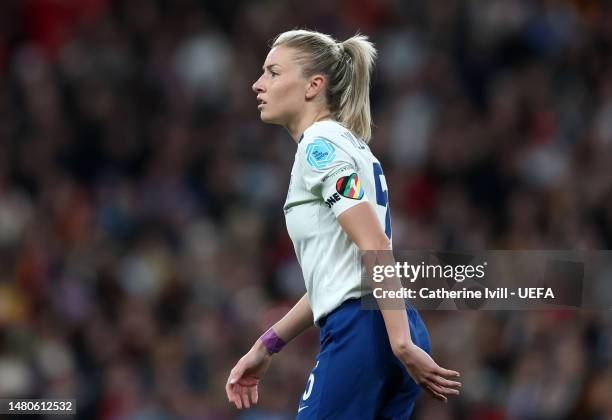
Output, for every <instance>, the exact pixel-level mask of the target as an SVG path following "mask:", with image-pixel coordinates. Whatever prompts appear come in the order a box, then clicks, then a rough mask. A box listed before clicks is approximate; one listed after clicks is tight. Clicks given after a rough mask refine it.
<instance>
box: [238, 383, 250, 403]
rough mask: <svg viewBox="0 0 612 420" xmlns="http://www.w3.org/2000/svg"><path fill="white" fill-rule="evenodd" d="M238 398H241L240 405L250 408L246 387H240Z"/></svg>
mask: <svg viewBox="0 0 612 420" xmlns="http://www.w3.org/2000/svg"><path fill="white" fill-rule="evenodd" d="M240 397H241V398H242V404H243V405H244V408H251V402H250V401H249V391H248V389H247V387H244V386H243V387H242V389H241V390H240Z"/></svg>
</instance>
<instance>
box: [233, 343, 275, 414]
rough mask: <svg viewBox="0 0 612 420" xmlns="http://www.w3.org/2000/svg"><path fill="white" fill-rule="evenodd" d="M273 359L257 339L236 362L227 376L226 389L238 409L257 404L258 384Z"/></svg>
mask: <svg viewBox="0 0 612 420" xmlns="http://www.w3.org/2000/svg"><path fill="white" fill-rule="evenodd" d="M271 361H272V356H270V354H269V353H268V351H267V350H266V348H265V347H264V346H263V345H262V344H261V342H260V341H259V340H257V343H256V344H255V345H254V346H253V348H252V349H251V350H250V351H249V352H248V353H247V354H245V355H244V356H242V358H241V359H240V360H239V361H238V363H236V366H234V368H233V369H232V371H231V372H230V375H229V378H227V384H226V385H225V391H226V392H227V399H228V400H229V402H230V403H234V404H235V405H236V408H238V409H242V407H244V408H250V407H251V404H257V400H258V399H259V396H258V393H257V385H258V384H259V380H260V379H261V377H262V376H263V375H264V373H266V370H268V367H269V366H270V362H271ZM249 398H250V401H249Z"/></svg>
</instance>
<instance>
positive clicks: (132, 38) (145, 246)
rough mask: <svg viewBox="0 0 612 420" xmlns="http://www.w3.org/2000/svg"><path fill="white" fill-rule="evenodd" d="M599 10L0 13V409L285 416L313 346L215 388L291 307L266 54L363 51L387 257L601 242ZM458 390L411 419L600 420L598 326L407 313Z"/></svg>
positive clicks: (279, 139)
mask: <svg viewBox="0 0 612 420" xmlns="http://www.w3.org/2000/svg"><path fill="white" fill-rule="evenodd" d="M611 21H612V7H611V5H610V4H609V2H605V1H602V2H600V1H597V0H575V1H566V0H488V1H486V2H484V1H477V0H465V1H460V0H444V1H428V0H415V1H401V0H352V1H348V0H338V1H335V2H334V1H329V0H310V1H307V2H303V1H297V0H289V1H272V0H267V1H255V0H251V1H249V0H242V1H240V0H233V1H212V0H211V1H205V0H201V1H197V0H129V1H119V0H3V1H2V2H1V3H0V397H22V398H42V397H44V398H76V399H77V401H78V402H77V411H78V416H77V417H78V418H82V419H153V420H165V419H174V418H183V419H211V420H213V419H214V420H223V419H234V418H236V419H241V420H259V419H279V420H280V419H288V418H293V416H295V412H296V410H297V403H298V400H299V398H300V395H301V393H302V392H303V387H304V385H305V384H306V379H307V376H308V373H309V371H310V369H311V368H312V366H313V360H314V357H315V355H316V353H317V351H318V335H317V334H318V332H317V330H316V329H314V328H313V329H311V330H310V331H308V332H307V333H306V334H304V335H303V336H301V337H299V338H298V339H296V340H295V342H292V343H291V344H290V345H289V346H288V347H287V348H286V349H285V350H283V352H282V353H281V354H279V355H277V356H275V357H274V362H273V364H272V367H271V369H270V371H269V372H268V374H267V376H266V377H265V378H264V380H263V381H262V386H261V390H260V404H259V405H258V406H257V408H255V409H251V410H249V411H244V412H239V411H237V410H236V409H235V408H232V407H231V406H230V405H229V404H228V403H227V400H226V397H225V391H224V387H225V382H226V379H227V375H228V373H229V371H230V369H231V367H232V366H233V365H234V363H235V362H236V361H237V360H238V358H239V357H240V356H241V355H242V354H244V353H245V352H246V351H247V350H248V349H249V348H250V346H251V344H252V343H253V342H254V340H255V339H256V338H257V337H258V336H259V335H260V334H261V333H262V332H263V331H265V329H267V327H268V326H270V325H271V324H272V323H273V322H275V321H276V320H277V319H279V318H280V317H281V316H282V315H284V313H285V312H286V311H287V310H288V308H290V307H291V305H292V304H293V303H294V302H295V301H296V300H297V299H298V298H299V297H300V296H301V295H302V294H303V293H304V285H303V280H302V277H301V272H300V268H299V266H298V265H297V262H296V259H295V256H294V252H293V248H292V244H291V241H290V240H289V238H288V236H287V233H286V229H285V224H284V215H283V212H282V204H283V202H284V199H285V195H286V191H287V186H288V181H289V173H290V169H291V165H292V163H293V157H294V151H295V144H294V143H293V142H292V141H291V139H290V137H289V136H288V134H287V133H286V132H285V131H284V130H283V129H282V128H280V127H277V126H267V125H264V124H263V123H261V122H260V120H259V115H258V111H257V108H256V106H257V103H256V100H255V95H254V94H253V93H252V91H251V85H252V83H253V82H254V81H255V80H256V79H257V78H258V77H259V75H260V72H261V65H262V64H263V61H264V59H265V56H266V54H267V51H268V48H269V45H270V40H271V39H273V37H274V36H275V35H276V34H278V33H279V32H282V31H284V30H288V29H292V28H295V27H307V28H310V29H317V30H319V31H322V32H326V33H330V34H332V35H334V36H335V37H336V38H339V39H341V40H342V39H346V38H348V37H349V36H351V35H353V34H354V33H355V32H357V31H358V30H359V31H361V32H362V33H364V34H366V35H369V36H370V38H371V40H372V41H373V42H374V43H375V44H376V46H377V48H378V50H379V59H378V62H377V69H376V72H375V74H374V82H373V86H372V107H373V116H374V121H375V128H374V139H373V141H372V143H371V146H372V149H373V151H374V153H375V154H376V155H377V157H378V158H379V159H380V160H381V162H382V164H383V167H384V169H385V174H386V178H387V182H388V185H389V190H390V203H391V212H392V213H391V214H392V218H393V237H394V247H395V248H396V249H582V250H590V249H608V248H611V247H612V166H611V163H610V162H612V25H610V22H611ZM423 317H424V318H425V320H426V323H427V325H428V327H429V329H430V333H431V336H432V341H433V352H434V356H435V358H436V360H437V361H438V362H439V363H440V364H441V365H442V366H445V367H448V368H451V369H456V370H459V371H461V372H462V373H463V392H462V396H461V397H459V398H454V399H453V400H452V401H450V402H449V404H448V405H444V404H440V403H437V402H435V401H434V400H432V399H430V398H428V397H423V398H421V399H420V400H419V402H418V405H417V407H416V410H415V414H414V418H415V419H482V420H485V419H500V420H501V419H592V420H599V419H610V418H612V398H611V397H612V363H611V359H612V316H611V315H610V313H609V312H588V311H574V312H569V311H568V312H544V311H541V312H476V311H475V312H457V311H448V312H444V311H432V312H424V313H423Z"/></svg>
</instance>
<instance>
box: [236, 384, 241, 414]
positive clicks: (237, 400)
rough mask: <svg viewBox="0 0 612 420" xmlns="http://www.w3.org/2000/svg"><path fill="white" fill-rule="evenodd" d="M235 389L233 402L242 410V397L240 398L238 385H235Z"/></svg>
mask: <svg viewBox="0 0 612 420" xmlns="http://www.w3.org/2000/svg"><path fill="white" fill-rule="evenodd" d="M235 390H236V395H235V397H234V402H235V403H236V408H237V409H238V410H242V399H241V398H240V385H236V387H235Z"/></svg>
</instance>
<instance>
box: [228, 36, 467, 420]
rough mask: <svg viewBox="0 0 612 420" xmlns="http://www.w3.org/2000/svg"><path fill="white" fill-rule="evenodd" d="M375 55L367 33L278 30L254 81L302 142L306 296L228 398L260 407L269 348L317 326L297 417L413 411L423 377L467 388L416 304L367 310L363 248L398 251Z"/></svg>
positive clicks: (257, 347)
mask: <svg viewBox="0 0 612 420" xmlns="http://www.w3.org/2000/svg"><path fill="white" fill-rule="evenodd" d="M375 58H376V50H375V49H374V46H373V45H372V44H371V43H370V42H369V41H368V40H367V37H365V36H362V35H357V36H354V37H352V38H350V39H348V40H346V41H344V42H336V40H334V39H333V38H332V37H330V36H328V35H325V34H321V33H318V32H312V31H306V30H293V31H289V32H285V33H282V34H280V35H279V36H278V37H277V38H276V40H275V41H274V43H273V45H272V49H271V50H270V52H269V54H268V56H267V58H266V61H265V63H264V66H263V74H262V76H261V77H260V78H259V80H257V81H256V82H255V84H254V85H253V90H254V91H255V93H256V94H257V101H258V102H259V106H258V109H259V111H260V114H261V119H262V121H263V122H266V123H272V124H279V125H282V126H284V127H285V128H286V129H287V130H288V131H289V134H290V135H291V137H292V138H293V140H294V141H295V142H296V143H297V153H296V154H295V162H294V164H293V169H292V171H291V179H290V182H289V192H288V194H287V200H286V202H285V205H284V211H285V218H286V223H287V229H288V231H289V235H290V236H291V239H292V241H293V244H294V247H295V251H296V254H297V258H298V260H299V262H300V265H301V267H302V272H303V274H304V280H305V282H306V290H307V293H306V294H305V295H304V296H303V297H302V298H301V299H300V300H299V301H298V303H297V304H296V305H295V306H294V307H293V308H292V309H291V310H290V311H289V312H288V313H287V314H286V315H285V316H284V317H283V318H282V319H281V320H280V321H278V322H277V323H276V324H274V325H273V326H272V327H271V328H270V329H269V330H268V331H266V332H265V333H264V334H263V335H262V336H261V337H260V338H259V339H258V340H257V341H256V342H255V344H254V345H253V347H252V348H251V350H250V351H249V352H248V353H247V354H246V355H244V356H243V357H242V358H241V359H240V360H239V361H238V363H237V364H236V366H235V367H234V368H233V369H232V371H231V373H230V375H229V378H228V381H227V385H226V391H227V397H228V399H229V401H230V402H232V403H234V404H235V405H236V407H237V408H239V409H241V408H243V407H245V408H249V407H250V406H251V404H256V403H257V400H258V393H257V386H258V383H259V380H260V379H261V378H262V376H263V375H264V373H265V372H266V370H267V369H268V367H269V365H270V362H271V360H272V355H273V354H274V353H277V352H278V351H279V350H280V349H281V348H282V347H283V346H284V345H285V344H286V343H288V342H290V341H291V340H293V339H294V338H295V337H296V336H298V335H299V334H301V333H302V332H304V331H305V330H306V329H308V328H309V327H311V326H312V325H313V324H316V325H318V326H319V327H320V340H321V348H320V353H319V355H318V356H317V360H316V364H315V366H314V368H313V370H312V373H311V374H310V377H309V379H308V382H307V383H306V389H305V391H304V394H303V395H302V398H301V400H300V402H299V405H298V408H297V411H298V419H351V420H354V419H406V418H408V417H409V416H410V414H411V412H412V409H413V407H414V402H415V400H416V397H417V396H418V394H419V393H420V388H419V385H420V386H421V387H423V388H424V389H425V390H427V391H428V392H429V393H431V394H432V395H433V396H434V397H436V398H438V399H440V400H442V401H446V400H447V395H451V394H458V393H459V390H458V388H459V387H460V386H461V384H460V383H459V382H456V381H452V380H449V379H447V377H458V376H459V373H458V372H455V371H452V370H446V369H443V368H441V367H440V366H438V365H437V364H436V363H435V362H434V361H433V359H432V358H431V357H430V356H429V353H430V352H431V346H430V342H429V335H428V333H427V330H426V328H425V325H424V324H423V321H422V320H421V318H420V316H419V314H418V313H417V311H416V310H415V309H414V308H412V307H409V308H408V310H397V309H385V307H384V306H383V307H381V309H380V310H363V309H361V302H360V299H361V298H362V297H363V296H364V295H365V294H366V293H367V292H366V291H365V290H364V289H363V288H362V287H361V272H362V271H361V270H362V269H361V261H360V251H361V250H390V249H391V219H390V213H389V205H388V196H387V185H386V183H385V178H384V175H383V171H382V168H381V165H380V163H379V161H378V160H377V159H376V158H375V157H374V155H373V154H372V153H371V151H370V149H369V147H368V145H367V143H368V141H369V140H370V137H371V117H370V101H369V88H370V73H371V69H372V66H373V63H374V60H375ZM379 304H380V302H379ZM379 306H380V305H379Z"/></svg>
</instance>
